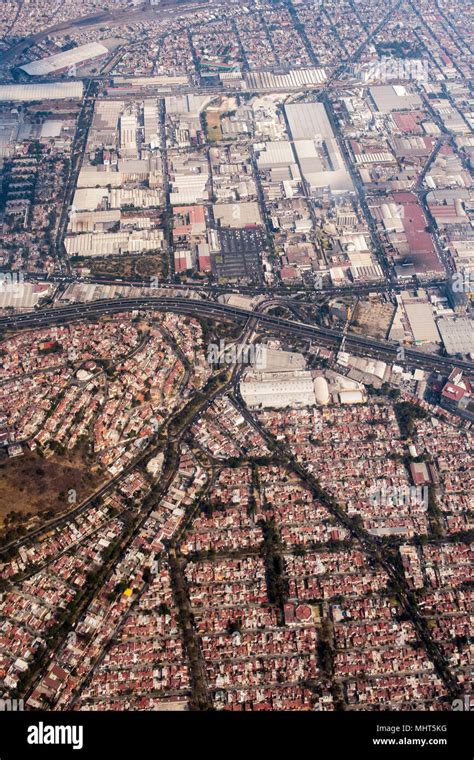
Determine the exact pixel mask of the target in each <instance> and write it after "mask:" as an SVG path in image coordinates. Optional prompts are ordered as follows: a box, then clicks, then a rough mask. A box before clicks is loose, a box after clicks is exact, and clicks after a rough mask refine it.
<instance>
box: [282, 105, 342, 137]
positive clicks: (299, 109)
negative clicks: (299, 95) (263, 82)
mask: <svg viewBox="0 0 474 760" xmlns="http://www.w3.org/2000/svg"><path fill="white" fill-rule="evenodd" d="M285 113H286V116H287V119H288V124H289V127H290V131H291V136H292V138H293V140H308V139H309V140H311V139H313V138H314V137H315V136H316V135H321V137H323V138H329V137H334V133H333V131H332V127H331V124H330V122H329V119H328V116H327V113H326V109H325V107H324V104H323V103H290V104H289V105H286V106H285Z"/></svg>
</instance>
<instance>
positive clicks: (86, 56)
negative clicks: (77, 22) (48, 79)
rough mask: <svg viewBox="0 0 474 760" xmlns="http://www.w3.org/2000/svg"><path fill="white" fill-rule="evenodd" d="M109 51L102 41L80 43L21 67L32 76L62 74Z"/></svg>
mask: <svg viewBox="0 0 474 760" xmlns="http://www.w3.org/2000/svg"><path fill="white" fill-rule="evenodd" d="M109 53H110V50H109V48H108V47H106V46H105V45H104V44H102V42H89V43H87V44H86V45H78V46H77V47H74V48H71V50H65V51H64V52H62V53H55V54H54V55H50V56H48V58H41V59H39V60H37V61H31V63H26V64H25V65H24V66H20V69H21V70H22V71H24V72H25V74H28V75H29V76H31V77H38V76H43V77H44V76H48V75H49V74H61V73H62V72H65V71H69V70H71V68H74V67H75V66H83V65H84V64H86V63H90V62H91V61H96V60H99V59H100V58H105V56H107V55H109Z"/></svg>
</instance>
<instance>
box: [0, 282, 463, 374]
mask: <svg viewBox="0 0 474 760" xmlns="http://www.w3.org/2000/svg"><path fill="white" fill-rule="evenodd" d="M149 309H152V310H153V309H155V310H159V311H172V312H175V313H179V314H186V315H188V316H193V317H204V318H211V319H224V320H228V321H234V322H242V321H244V322H245V321H246V320H248V319H249V318H254V319H256V320H257V321H258V324H259V326H260V328H264V329H266V330H271V331H274V332H277V333H279V334H283V335H291V336H293V337H295V338H299V339H306V340H310V341H315V342H317V343H319V344H321V345H324V346H330V347H336V348H338V347H340V345H341V341H342V338H343V332H342V331H340V330H333V329H330V328H326V327H320V326H318V325H308V324H304V323H302V322H298V321H294V320H289V319H284V318H282V317H277V316H273V315H271V314H261V313H259V312H256V311H252V310H249V309H243V308H239V307H236V306H231V305H229V304H223V303H218V302H214V301H208V300H204V299H202V298H186V297H182V296H176V297H168V296H166V297H153V296H149V297H147V296H145V297H141V298H121V299H105V300H99V301H93V302H90V303H76V304H71V305H67V306H61V307H59V308H52V309H46V310H44V311H36V312H30V313H22V314H13V315H10V316H7V317H1V318H0V329H3V330H17V329H21V328H35V327H43V326H46V325H50V324H58V323H64V322H71V321H75V320H79V319H84V318H95V317H100V316H107V315H111V314H116V313H120V312H126V311H133V310H149ZM345 346H346V348H347V349H348V350H350V351H352V352H354V353H357V354H363V355H369V356H374V357H375V358H382V359H384V360H386V361H390V362H394V361H397V351H398V350H399V346H398V345H397V344H393V343H389V342H387V341H381V340H376V339H375V338H370V337H367V336H361V335H355V334H354V333H346V334H345ZM404 354H405V356H404V359H403V362H400V361H398V362H397V363H401V364H403V366H406V367H409V368H413V369H416V368H419V369H424V370H426V371H428V372H439V373H441V374H444V375H447V374H449V373H450V372H451V370H452V369H453V368H454V367H459V368H460V369H463V370H464V371H465V373H466V375H467V376H468V377H473V378H474V363H473V362H470V361H465V360H455V359H453V358H449V357H443V356H438V355H434V354H428V353H426V352H422V351H419V350H418V349H410V348H407V347H404Z"/></svg>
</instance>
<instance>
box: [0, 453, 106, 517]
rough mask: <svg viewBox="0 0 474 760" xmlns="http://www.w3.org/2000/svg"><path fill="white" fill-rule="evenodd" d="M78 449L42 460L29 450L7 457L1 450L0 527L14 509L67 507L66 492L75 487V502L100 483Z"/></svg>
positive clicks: (38, 510) (55, 508)
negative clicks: (12, 457)
mask: <svg viewBox="0 0 474 760" xmlns="http://www.w3.org/2000/svg"><path fill="white" fill-rule="evenodd" d="M99 483H100V478H99V477H98V475H97V474H94V473H91V472H90V470H89V468H88V466H87V463H86V461H85V457H84V455H83V453H82V452H81V451H78V452H74V453H72V454H64V455H63V456H58V455H54V456H53V457H51V458H50V459H43V458H42V457H40V456H38V455H37V454H34V453H31V452H28V453H25V455H24V456H21V457H16V458H14V459H10V458H9V457H8V456H7V454H6V452H1V453H0V526H2V525H3V523H4V518H5V515H7V514H8V512H11V511H12V510H14V511H15V512H33V513H36V512H41V511H42V510H46V509H51V510H53V511H54V512H57V511H62V510H63V509H67V508H70V507H71V506H72V505H71V504H69V503H68V491H69V490H70V489H71V488H74V489H75V490H76V496H77V499H76V501H77V503H79V502H80V501H81V500H82V499H84V498H85V497H86V496H87V495H88V494H90V493H91V491H93V490H95V488H96V487H97V486H98V485H99Z"/></svg>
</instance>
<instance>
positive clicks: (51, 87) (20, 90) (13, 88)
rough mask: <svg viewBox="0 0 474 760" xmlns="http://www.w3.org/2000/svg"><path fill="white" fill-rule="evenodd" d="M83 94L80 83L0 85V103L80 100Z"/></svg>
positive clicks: (82, 86)
mask: <svg viewBox="0 0 474 760" xmlns="http://www.w3.org/2000/svg"><path fill="white" fill-rule="evenodd" d="M83 92H84V85H83V84H82V82H72V81H71V82H54V84H1V85H0V103H9V102H10V101H12V102H22V103H32V102H34V101H36V100H80V99H81V98H82V95H83Z"/></svg>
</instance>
